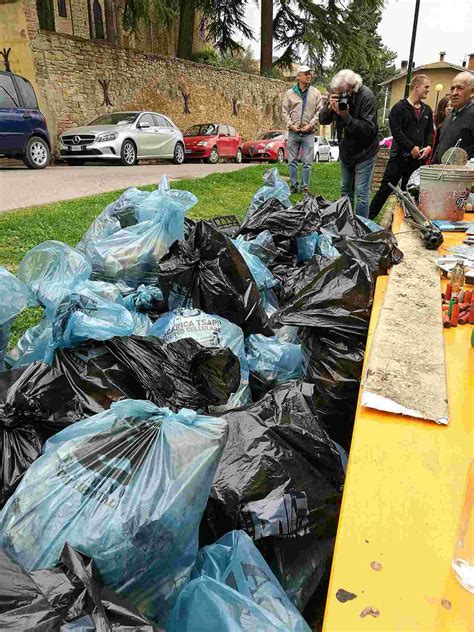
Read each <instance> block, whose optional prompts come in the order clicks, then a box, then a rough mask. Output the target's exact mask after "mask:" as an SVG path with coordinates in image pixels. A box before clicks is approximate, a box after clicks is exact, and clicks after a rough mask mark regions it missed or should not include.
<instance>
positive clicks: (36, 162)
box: [22, 136, 51, 169]
mask: <svg viewBox="0 0 474 632" xmlns="http://www.w3.org/2000/svg"><path fill="white" fill-rule="evenodd" d="M50 158H51V153H50V151H49V147H48V143H47V142H46V141H45V140H43V139H42V138H40V137H39V136H32V137H31V138H30V139H29V140H28V142H27V143H26V150H25V153H24V155H23V158H22V160H23V162H24V163H25V165H26V166H27V167H28V169H44V168H45V167H46V166H47V165H48V163H49V160H50Z"/></svg>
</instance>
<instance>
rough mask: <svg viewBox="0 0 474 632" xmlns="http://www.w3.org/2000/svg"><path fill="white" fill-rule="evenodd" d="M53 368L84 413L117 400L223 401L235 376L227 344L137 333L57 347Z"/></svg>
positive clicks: (183, 404)
mask: <svg viewBox="0 0 474 632" xmlns="http://www.w3.org/2000/svg"><path fill="white" fill-rule="evenodd" d="M55 367H57V368H58V369H59V370H60V371H61V372H62V373H63V374H64V375H65V376H66V378H67V380H68V382H69V384H70V386H71V388H72V389H73V391H74V392H75V393H76V396H77V397H78V398H79V400H80V402H81V405H82V408H83V410H84V412H85V415H95V414H98V413H100V412H102V411H104V410H108V409H109V408H110V406H111V405H112V403H113V402H116V401H119V400H121V399H149V400H151V401H152V402H154V403H155V404H157V405H158V406H167V407H169V408H172V409H173V410H179V409H180V408H191V409H193V410H207V409H208V408H209V407H210V406H214V405H219V404H223V403H226V402H227V399H228V398H229V395H230V394H231V393H233V392H234V391H235V390H236V389H237V387H238V384H239V381H240V364H239V361H238V359H237V358H236V356H235V355H234V354H233V353H232V352H231V351H230V350H229V349H214V348H206V347H203V346H201V345H200V344H199V343H197V342H196V341H194V340H191V339H189V338H186V339H184V340H178V341H177V342H172V343H169V344H165V343H164V342H163V341H161V340H159V339H158V338H155V337H141V336H131V337H123V338H113V339H112V340H108V341H107V343H106V344H105V343H97V342H90V343H87V344H85V345H82V346H81V347H77V348H76V349H65V350H60V351H59V352H57V353H56V357H55ZM233 389H234V390H233Z"/></svg>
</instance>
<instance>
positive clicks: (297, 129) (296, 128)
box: [290, 124, 300, 132]
mask: <svg viewBox="0 0 474 632" xmlns="http://www.w3.org/2000/svg"><path fill="white" fill-rule="evenodd" d="M299 131H300V128H299V127H298V125H295V124H293V125H290V132H299Z"/></svg>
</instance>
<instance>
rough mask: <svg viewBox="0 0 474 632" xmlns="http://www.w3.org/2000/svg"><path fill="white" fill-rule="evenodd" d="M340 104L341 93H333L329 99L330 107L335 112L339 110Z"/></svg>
mask: <svg viewBox="0 0 474 632" xmlns="http://www.w3.org/2000/svg"><path fill="white" fill-rule="evenodd" d="M338 104H339V95H338V94H331V95H330V97H329V101H328V108H329V109H330V110H332V111H333V112H336V113H337V110H338V109H339V107H338Z"/></svg>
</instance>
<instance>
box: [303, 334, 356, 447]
mask: <svg viewBox="0 0 474 632" xmlns="http://www.w3.org/2000/svg"><path fill="white" fill-rule="evenodd" d="M300 341H301V345H302V349H303V355H304V358H305V361H304V365H305V372H304V379H305V381H307V382H310V383H312V384H314V395H313V407H314V409H315V410H316V411H317V413H318V418H319V419H320V420H321V423H322V425H323V427H324V428H325V430H326V431H327V433H328V434H329V436H330V437H331V438H332V439H333V440H334V441H337V442H338V443H339V444H340V445H342V446H343V447H344V448H345V449H346V450H349V447H350V443H351V437H352V429H353V425H354V415H355V410H356V406H357V397H358V394H359V386H360V377H361V373H362V366H363V362H364V353H365V343H366V341H365V336H354V335H344V334H338V333H335V332H331V331H326V330H319V329H312V328H309V327H305V328H303V329H302V330H301V331H300Z"/></svg>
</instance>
